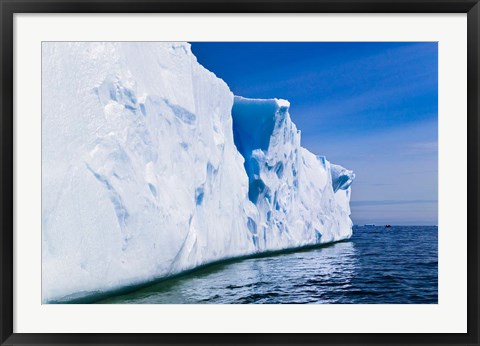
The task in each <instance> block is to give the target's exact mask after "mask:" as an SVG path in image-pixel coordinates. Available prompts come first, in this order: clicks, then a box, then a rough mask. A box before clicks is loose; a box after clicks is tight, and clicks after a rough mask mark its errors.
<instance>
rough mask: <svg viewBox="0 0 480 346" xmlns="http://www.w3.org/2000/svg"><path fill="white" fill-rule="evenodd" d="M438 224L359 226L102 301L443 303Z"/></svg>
mask: <svg viewBox="0 0 480 346" xmlns="http://www.w3.org/2000/svg"><path fill="white" fill-rule="evenodd" d="M437 233H438V230H437V227H426V226H414V227H412V226H409V227H403V226H393V227H391V228H385V227H383V226H382V227H373V226H363V227H354V229H353V236H352V238H351V239H350V240H348V241H344V242H339V243H335V244H331V245H328V246H324V247H319V248H315V249H310V250H308V251H299V252H293V253H285V254H279V255H275V256H270V257H261V258H250V259H244V260H240V261H237V262H232V263H225V264H217V265H213V266H211V267H207V268H203V269H200V270H198V271H195V272H192V273H190V274H187V275H185V276H181V277H177V278H174V279H169V280H165V281H163V282H159V283H157V284H154V285H152V286H149V287H146V288H143V289H140V290H138V291H135V292H132V293H129V294H125V295H120V296H115V297H110V298H108V299H106V300H104V301H101V302H100V303H120V304H127V303H133V304H201V303H210V304H280V303H287V304H291V303H294V304H296V303H322V304H344V303H349V304H363V303H367V304H375V303H383V304H408V303H414V304H432V303H433V304H436V303H437V299H438V298H437V291H438V290H437V287H438V279H437V277H438V275H437V273H438V254H437V247H438V246H437V245H438V241H437Z"/></svg>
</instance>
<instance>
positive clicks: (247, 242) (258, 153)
mask: <svg viewBox="0 0 480 346" xmlns="http://www.w3.org/2000/svg"><path fill="white" fill-rule="evenodd" d="M353 179H354V174H353V173H352V172H351V171H349V170H346V169H344V168H343V167H341V166H337V165H333V164H331V163H330V162H328V161H327V160H326V159H325V158H324V157H322V156H315V155H314V154H312V153H310V152H309V151H308V150H307V149H305V148H303V147H301V146H300V132H299V131H298V130H297V129H296V126H295V124H294V123H293V122H292V121H291V119H290V115H289V103H288V101H285V100H279V99H272V100H255V99H246V98H242V97H237V96H234V95H233V94H232V92H231V91H230V89H229V87H228V85H227V84H226V83H225V82H224V81H223V80H221V79H219V78H217V77H216V76H215V75H214V74H213V73H212V72H210V71H208V70H207V69H205V68H204V67H203V66H201V65H200V64H199V63H198V61H197V59H196V57H195V56H194V55H193V53H192V52H191V49H190V45H189V44H188V43H182V42H180V43H174V42H155V43H154V42H151V43H150V42H149V43H145V42H44V43H43V46H42V301H43V302H44V303H48V302H58V301H69V300H72V299H75V298H78V297H86V296H91V295H97V294H99V293H102V292H110V291H114V290H118V289H121V288H122V287H129V286H134V285H138V284H143V283H147V282H150V281H152V280H156V279H159V278H164V277H168V276H171V275H175V274H178V273H181V272H183V271H186V270H190V269H193V268H196V267H198V266H201V265H205V264H208V263H211V262H215V261H218V260H223V259H227V258H233V257H238V256H246V255H251V254H255V253H260V252H264V251H272V250H280V249H287V248H295V247H301V246H306V245H313V244H319V243H326V242H332V241H337V240H341V239H345V238H348V237H350V236H351V232H352V222H351V220H350V217H349V215H350V209H349V199H350V191H351V187H350V184H351V183H352V180H353Z"/></svg>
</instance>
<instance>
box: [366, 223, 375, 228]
mask: <svg viewBox="0 0 480 346" xmlns="http://www.w3.org/2000/svg"><path fill="white" fill-rule="evenodd" d="M368 226H373V227H375V225H374V224H373V223H366V224H365V227H368Z"/></svg>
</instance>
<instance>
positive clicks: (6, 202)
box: [0, 0, 480, 345]
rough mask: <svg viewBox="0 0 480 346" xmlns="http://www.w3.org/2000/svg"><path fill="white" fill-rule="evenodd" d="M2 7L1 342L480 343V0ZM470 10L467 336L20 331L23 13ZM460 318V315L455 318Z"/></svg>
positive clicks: (146, 1)
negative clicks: (16, 259) (17, 73)
mask: <svg viewBox="0 0 480 346" xmlns="http://www.w3.org/2000/svg"><path fill="white" fill-rule="evenodd" d="M0 11H1V40H2V41H1V54H0V56H1V92H0V97H1V112H2V113H1V142H0V143H1V157H0V175H1V196H2V198H1V208H0V213H1V214H0V220H1V232H0V243H1V250H0V261H1V262H0V267H1V276H0V279H1V284H0V288H1V299H0V303H1V305H0V310H1V323H0V343H1V345H27V344H28V345H39V344H44V345H60V344H62V345H63V344H64V345H87V344H89V345H107V344H115V345H168V344H184V345H190V344H191V345H193V344H236V345H247V344H248V345H252V344H291V345H300V344H319V345H320V344H321V345H329V344H330V345H341V344H343V345H346V344H357V345H360V344H362V345H366V344H372V345H374V344H375V345H377V344H378V345H386V344H410V345H414V344H417V345H425V344H430V345H432V344H434V345H439V344H448V345H479V337H478V330H479V318H478V317H479V307H480V305H479V299H478V298H479V277H480V276H479V268H480V267H479V256H478V251H479V250H480V246H479V237H478V232H479V227H478V214H479V212H480V210H479V205H478V196H479V170H478V164H479V144H480V143H479V133H480V127H479V118H480V113H479V110H480V107H479V105H480V87H479V86H480V68H479V67H480V54H479V53H480V35H479V33H480V27H479V22H480V19H479V18H480V4H479V0H420V1H416V0H393V1H388V0H299V1H295V0H270V1H269V0H242V1H239V0H233V1H227V0H208V1H207V0H200V1H192V0H187V1H182V0H177V1H174V0H168V1H164V0H139V1H135V0H120V1H109V0H100V1H90V0H84V1H79V0H73V1H66V0H39V1H33V0H30V1H13V0H0ZM342 12H344V13H467V36H468V37H467V42H468V53H467V54H468V66H467V68H468V79H467V88H468V101H467V102H468V106H467V111H468V134H467V135H468V138H467V142H468V153H467V154H468V210H467V213H468V245H467V256H468V268H467V269H468V283H467V285H468V286H467V287H468V297H467V298H468V309H467V314H468V316H467V324H468V332H467V333H465V334H453V333H451V334H440V333H439V334H430V333H428V334H409V333H405V334H333V333H327V334H324V333H322V334H314V333H312V334H109V333H102V334H93V333H92V334H60V333H59V334H51V333H48V334H21V333H14V332H13V317H14V311H13V296H14V291H13V234H14V229H15V225H14V223H13V212H14V210H13V208H14V203H13V202H14V199H15V196H14V193H13V182H14V179H15V172H14V166H13V162H14V131H13V130H14V127H13V126H14V113H13V112H14V109H13V83H14V80H13V66H14V60H13V34H14V28H13V17H14V14H15V13H342ZM451 318H452V319H454V318H455V316H452V317H451Z"/></svg>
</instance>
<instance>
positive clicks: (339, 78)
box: [192, 42, 438, 225]
mask: <svg viewBox="0 0 480 346" xmlns="http://www.w3.org/2000/svg"><path fill="white" fill-rule="evenodd" d="M192 50H193V53H194V54H195V55H196V56H197V58H198V61H199V62H200V63H201V64H202V65H204V66H205V67H206V68H207V69H209V70H210V71H213V72H214V73H215V74H216V75H217V76H218V77H220V78H222V79H223V80H225V82H226V83H227V84H228V85H229V86H230V89H231V90H232V91H233V93H234V94H236V95H241V96H245V97H252V98H273V97H276V98H284V99H287V100H289V101H290V103H291V108H290V115H291V117H292V119H293V121H294V122H295V123H296V125H297V127H298V128H299V129H300V130H301V131H302V145H303V146H304V147H306V148H308V149H309V150H310V151H312V152H314V153H315V154H321V155H325V156H327V159H328V160H330V161H331V162H333V163H337V164H340V165H343V166H344V167H347V168H349V169H352V170H354V171H355V173H356V175H357V178H356V180H355V182H354V184H353V187H352V201H351V208H352V219H353V222H354V223H355V224H365V223H375V224H386V223H389V224H397V225H435V224H437V222H438V221H437V199H438V195H437V194H438V192H437V184H438V177H437V176H438V170H437V167H438V150H437V142H438V132H437V130H438V126H437V125H438V124H437V118H438V116H437V113H438V92H437V84H438V59H437V43H436V42H425V43H420V42H418V43H412V42H396V43H394V42H375V43H373V42H371V43H367V42H359V43H357V42H355V43H353V42H345V43H337V42H319V43H248V42H245V43H235V42H232V43H214V42H205V43H199V42H197V43H192Z"/></svg>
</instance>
